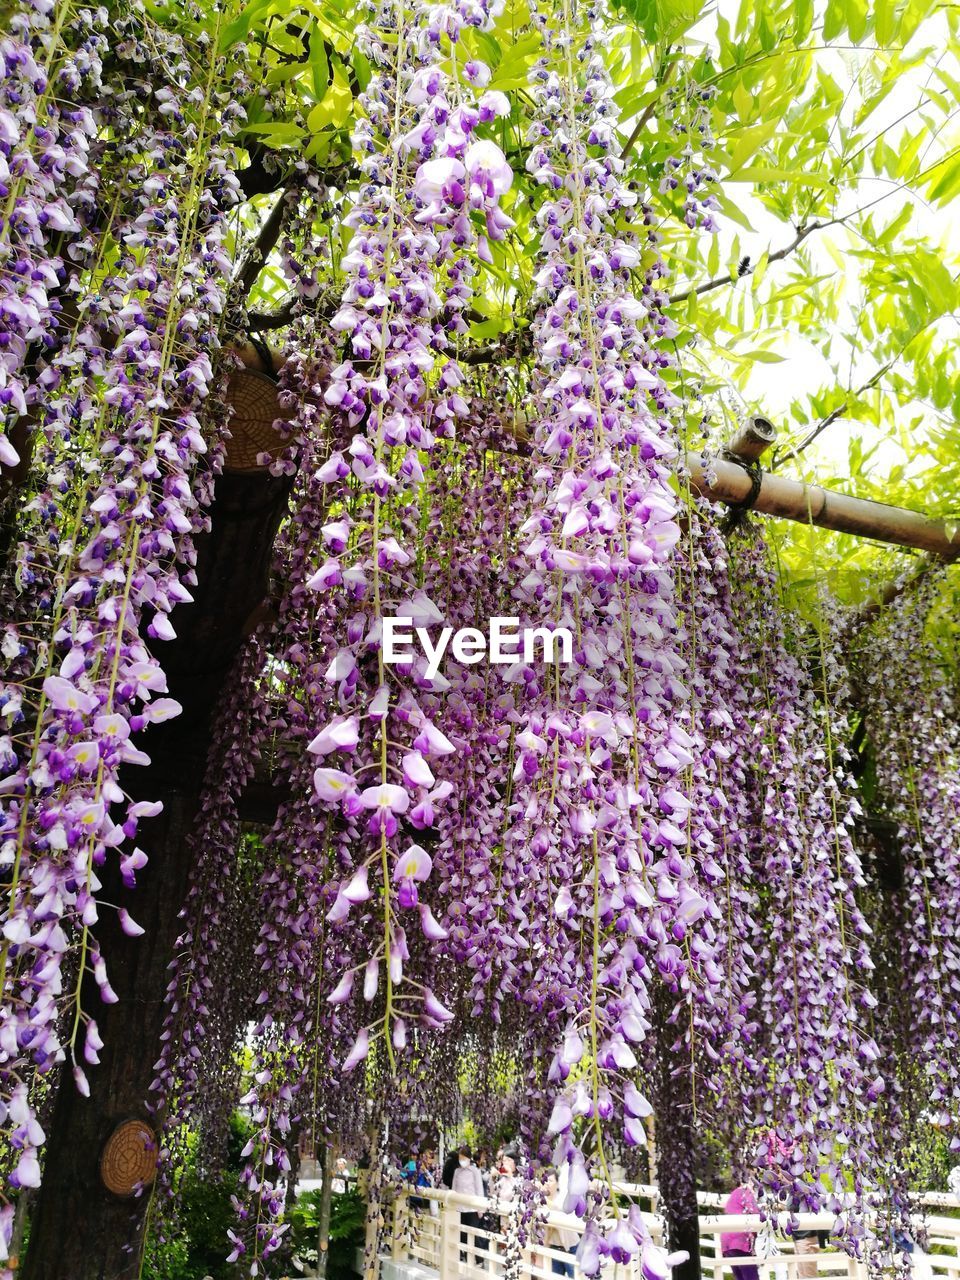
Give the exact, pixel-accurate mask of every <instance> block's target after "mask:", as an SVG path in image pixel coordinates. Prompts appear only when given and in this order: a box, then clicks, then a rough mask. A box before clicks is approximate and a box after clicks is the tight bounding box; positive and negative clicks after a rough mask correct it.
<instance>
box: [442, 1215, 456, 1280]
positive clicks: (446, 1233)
mask: <svg viewBox="0 0 960 1280" xmlns="http://www.w3.org/2000/svg"><path fill="white" fill-rule="evenodd" d="M439 1252H440V1280H457V1278H458V1276H459V1274H460V1214H459V1212H458V1210H457V1209H456V1208H454V1207H453V1206H452V1205H450V1204H449V1203H448V1202H447V1201H446V1200H444V1201H443V1203H442V1204H441V1206H440V1250H439Z"/></svg>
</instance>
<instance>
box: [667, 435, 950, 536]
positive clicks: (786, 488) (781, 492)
mask: <svg viewBox="0 0 960 1280" xmlns="http://www.w3.org/2000/svg"><path fill="white" fill-rule="evenodd" d="M686 464H687V475H688V477H689V480H690V486H691V488H692V489H693V491H694V492H695V493H698V494H700V495H701V496H702V497H704V498H711V499H714V500H715V501H718V502H727V503H733V504H734V505H735V504H737V503H740V502H743V501H745V500H746V499H747V498H749V496H750V492H751V489H752V487H753V479H752V477H751V475H750V473H749V472H748V471H747V470H745V469H744V467H742V466H740V465H739V464H738V463H736V462H733V461H730V460H729V459H727V458H715V459H713V460H712V461H711V462H709V463H707V464H704V461H703V458H702V457H701V456H700V454H694V453H688V454H687V457H686ZM752 509H753V510H754V511H757V512H759V513H760V514H761V515H766V516H778V517H780V518H781V519H784V520H797V521H799V522H800V523H801V524H813V525H816V526H817V527H818V528H820V529H832V530H833V531H834V532H836V533H851V534H853V535H854V536H856V537H859V538H870V539H872V540H873V541H874V542H887V543H891V544H892V545H893V546H897V547H916V548H917V549H918V550H920V551H927V552H930V554H931V555H936V556H941V557H943V558H945V559H950V558H952V557H953V556H956V555H957V553H958V552H960V533H957V532H955V531H952V530H950V529H948V528H947V524H946V522H945V521H943V520H935V519H932V518H931V517H930V516H925V515H923V514H922V513H921V512H919V511H911V510H909V509H908V508H906V507H890V506H887V505H886V503H883V502H871V501H869V500H868V499H866V498H851V497H850V496H849V495H847V494H845V493H837V492H835V490H833V489H823V488H821V487H820V485H816V484H803V483H802V482H801V481H799V480H788V479H787V478H786V477H785V476H775V475H770V474H769V473H765V474H764V475H763V476H762V477H761V479H760V490H759V492H758V494H757V499H756V502H755V503H754V504H753V508H752Z"/></svg>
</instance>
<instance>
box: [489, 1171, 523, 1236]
mask: <svg viewBox="0 0 960 1280" xmlns="http://www.w3.org/2000/svg"><path fill="white" fill-rule="evenodd" d="M516 1196H517V1153H516V1152H515V1151H512V1150H510V1151H504V1153H503V1154H502V1155H501V1156H500V1159H499V1161H498V1163H497V1171H496V1173H495V1174H494V1176H493V1178H492V1180H491V1183H490V1198H491V1200H492V1201H493V1203H494V1207H495V1209H496V1211H497V1214H498V1216H499V1218H500V1221H499V1223H496V1228H497V1229H498V1230H499V1232H500V1235H501V1236H504V1237H505V1236H506V1234H507V1232H508V1230H509V1228H510V1214H511V1212H512V1210H513V1205H514V1201H515V1200H516Z"/></svg>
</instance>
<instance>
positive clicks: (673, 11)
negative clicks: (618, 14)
mask: <svg viewBox="0 0 960 1280" xmlns="http://www.w3.org/2000/svg"><path fill="white" fill-rule="evenodd" d="M620 7H621V8H622V10H623V12H624V13H626V14H627V16H628V17H630V18H632V19H633V21H634V22H635V23H636V24H637V26H638V27H639V28H640V30H641V32H642V33H643V36H644V38H645V39H646V40H648V41H649V42H650V44H657V45H662V44H668V43H669V42H670V41H672V40H676V39H677V37H678V36H680V35H682V34H683V32H684V31H686V30H687V29H688V28H689V27H692V26H693V24H694V23H695V22H696V20H697V18H699V16H700V9H701V6H700V4H699V3H698V0H621V4H620Z"/></svg>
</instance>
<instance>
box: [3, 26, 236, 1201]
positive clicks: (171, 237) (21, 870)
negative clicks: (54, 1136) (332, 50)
mask: <svg viewBox="0 0 960 1280" xmlns="http://www.w3.org/2000/svg"><path fill="white" fill-rule="evenodd" d="M58 12H59V18H58V24H59V23H62V22H63V20H64V17H65V14H66V8H65V7H64V6H60V7H59V10H58ZM31 15H32V17H31ZM48 16H49V15H48V13H47V6H45V5H44V6H40V5H38V6H37V7H36V10H33V9H32V8H31V7H29V6H27V7H25V9H24V11H23V13H22V15H21V17H20V18H18V19H17V20H16V21H15V23H14V27H13V30H14V31H15V32H16V33H17V35H18V36H20V37H21V39H22V41H23V43H22V44H21V45H19V46H18V47H15V46H14V44H13V42H12V41H8V42H7V48H6V51H5V52H6V57H7V60H8V69H9V74H10V75H11V76H20V75H23V74H25V73H29V71H30V68H31V66H33V65H34V62H35V60H36V59H37V58H38V57H40V56H41V55H42V56H43V59H44V61H45V63H46V64H47V65H48V66H52V67H56V68H58V70H57V73H56V76H54V77H53V78H52V79H50V81H49V83H48V84H47V83H45V82H44V77H43V76H42V75H40V74H39V73H37V75H36V77H35V78H34V81H33V84H32V94H33V95H34V96H33V97H31V96H30V95H25V96H26V97H27V98H28V100H29V101H32V102H34V105H33V106H32V107H31V108H30V109H29V110H27V111H26V112H25V113H24V115H23V117H22V119H21V126H23V127H25V128H26V129H27V132H26V134H25V135H24V137H23V139H21V140H20V144H19V145H22V153H21V152H18V153H17V159H16V164H15V168H16V173H15V175H14V177H13V178H12V179H11V182H10V186H9V189H8V194H7V200H8V206H9V215H10V216H9V218H8V220H7V222H6V223H5V227H4V234H5V236H6V237H8V243H9V251H8V252H7V253H6V255H5V258H4V266H3V271H4V283H3V286H2V291H3V293H4V297H5V298H6V300H7V301H6V315H7V316H8V317H10V318H14V319H15V317H16V315H18V314H21V313H22V309H23V308H24V307H26V305H27V294H26V293H24V292H23V291H22V290H21V287H20V285H18V284H17V283H16V281H17V280H18V279H19V278H20V276H21V275H23V274H25V273H27V274H29V273H33V274H34V275H35V277H36V278H35V280H34V293H35V295H36V296H35V298H34V305H36V306H37V307H41V302H40V295H41V293H42V290H43V288H44V287H45V282H46V283H49V282H48V281H46V275H45V272H47V273H49V271H52V272H53V273H54V275H55V276H56V278H57V282H60V281H61V279H62V280H63V281H65V280H66V273H65V272H63V271H61V270H59V268H58V266H57V265H56V262H55V260H54V256H53V255H50V256H49V257H48V259H47V262H48V267H47V268H44V267H42V266H41V265H36V266H32V265H31V261H35V262H36V263H38V264H39V262H40V256H42V255H43V254H47V253H49V250H50V248H51V245H52V241H51V240H49V238H48V237H52V236H53V235H54V233H56V232H57V231H59V232H60V233H62V235H63V236H66V237H68V238H69V237H71V236H74V235H76V234H77V233H79V232H80V231H81V230H83V229H84V227H83V226H81V217H82V218H83V220H84V223H85V224H88V225H89V227H90V229H89V231H88V234H87V236H86V239H83V240H80V241H78V242H77V243H76V244H75V245H72V246H71V244H70V243H69V239H68V240H67V241H63V240H61V241H60V243H61V244H62V245H65V246H66V248H67V252H68V254H69V255H70V256H72V258H73V260H74V261H75V262H77V263H81V264H85V265H86V266H87V267H88V269H89V271H90V275H91V277H92V279H90V280H88V282H87V284H86V289H85V291H84V292H83V293H82V294H81V295H80V296H79V297H77V298H76V299H75V301H74V302H73V303H72V304H71V305H74V306H75V311H76V314H75V316H74V317H73V318H72V320H71V327H70V329H69V332H67V331H66V329H65V327H64V329H63V331H60V332H58V334H57V339H56V341H47V339H48V338H49V337H50V333H49V332H48V325H47V323H46V322H45V321H44V320H43V319H42V316H40V315H39V313H38V316H37V317H35V318H34V319H33V320H31V321H30V324H29V326H28V327H27V328H26V329H24V330H23V331H22V332H21V333H20V335H19V336H16V334H15V333H13V331H11V334H10V343H9V344H8V349H9V351H10V353H11V355H12V354H14V353H15V352H16V351H17V350H19V349H20V344H21V343H22V342H30V343H35V344H36V343H39V348H38V347H37V346H30V347H29V350H28V352H27V355H26V356H25V357H24V358H25V359H29V360H31V361H36V362H37V367H38V369H39V372H37V373H36V375H35V388H36V391H37V392H38V393H39V394H37V395H35V397H34V399H35V400H37V401H38V404H37V408H36V410H35V413H36V417H37V425H36V428H35V436H36V444H35V447H34V463H35V468H36V470H37V474H38V480H37V483H36V484H35V485H34V486H33V491H32V496H31V497H30V500H29V502H28V504H27V509H26V513H25V518H24V529H25V531H26V535H27V536H25V537H24V540H23V541H22V542H21V544H20V546H19V548H18V550H17V554H16V560H17V570H16V577H14V576H12V575H9V574H8V576H7V578H6V582H5V588H6V591H7V600H8V601H9V607H5V608H4V615H5V617H8V618H11V619H18V618H20V617H21V616H22V612H21V611H22V599H21V598H20V594H19V590H20V589H21V588H22V589H25V593H26V595H27V596H28V597H29V598H30V599H31V602H32V604H33V605H34V606H36V607H37V608H38V610H39V614H40V616H39V617H38V616H36V614H35V615H34V616H33V617H32V618H31V619H30V626H29V629H27V628H25V627H23V626H22V625H20V624H18V623H16V622H14V623H12V624H11V625H9V626H8V627H7V629H6V631H5V633H4V639H3V645H2V650H3V654H4V657H5V658H6V659H7V661H8V664H9V666H8V677H7V679H6V682H5V683H4V684H3V686H2V691H0V704H2V709H3V716H4V724H5V728H6V730H7V736H5V737H4V738H3V739H2V743H3V762H2V763H3V766H4V767H3V769H2V773H3V775H4V776H3V781H2V783H0V788H2V793H3V797H4V810H3V816H2V819H0V862H2V865H3V867H4V868H5V870H6V879H7V883H8V890H7V895H8V902H7V906H6V910H5V912H4V925H3V939H4V941H3V946H2V949H0V971H2V974H3V1002H2V1005H0V1069H2V1078H3V1080H4V1084H3V1086H2V1091H3V1094H4V1097H5V1099H6V1100H12V1097H13V1095H14V1094H16V1096H17V1097H18V1098H19V1102H18V1103H17V1104H16V1105H15V1106H14V1107H13V1108H12V1109H11V1108H10V1107H9V1106H7V1105H6V1101H5V1102H4V1118H5V1123H6V1128H7V1130H8V1132H9V1134H10V1140H11V1143H12V1148H13V1151H14V1152H15V1153H16V1155H17V1157H18V1158H17V1163H16V1167H15V1168H14V1169H13V1172H12V1174H11V1179H10V1181H11V1185H13V1186H15V1187H16V1186H20V1187H23V1186H36V1185H38V1183H39V1175H40V1171H39V1166H38V1161H37V1147H38V1145H39V1143H40V1141H41V1140H42V1133H41V1132H40V1130H39V1126H38V1125H37V1124H36V1122H35V1120H33V1118H32V1113H31V1111H30V1109H29V1106H26V1103H25V1099H26V1097H27V1092H28V1084H27V1082H29V1080H30V1079H31V1077H32V1076H33V1075H34V1074H38V1075H40V1076H43V1075H45V1074H47V1073H48V1072H49V1071H50V1070H51V1069H52V1068H53V1067H54V1066H56V1065H57V1064H58V1063H59V1062H61V1061H63V1059H64V1057H67V1058H68V1059H69V1061H70V1063H71V1064H72V1067H73V1074H74V1078H75V1080H76V1083H77V1086H78V1087H79V1088H80V1090H81V1091H82V1092H86V1091H87V1088H88V1086H87V1082H86V1076H85V1069H86V1067H87V1066H88V1065H89V1064H94V1063H96V1062H97V1060H98V1058H97V1051H98V1049H99V1048H100V1047H101V1042H100V1038H99V1034H98V1031H97V1024H96V1018H95V1016H94V1011H93V1010H90V1009H88V1008H84V1007H83V1006H82V1004H81V988H82V986H83V985H84V983H85V981H86V979H87V975H88V974H92V976H93V978H94V980H95V983H96V986H97V988H98V989H99V993H100V996H101V998H102V999H103V1000H105V1001H113V1000H115V995H114V993H113V991H112V988H111V986H110V981H109V977H108V973H107V967H106V962H105V958H104V957H103V955H102V954H101V952H100V949H99V947H98V944H97V939H96V925H97V920H98V916H99V913H100V911H101V909H108V910H109V909H113V908H111V907H106V908H104V907H103V905H102V904H100V903H99V902H98V891H99V889H100V878H99V874H98V873H99V871H100V868H101V867H102V866H103V865H104V864H105V862H106V860H107V859H119V860H120V866H121V870H122V873H123V877H124V880H125V882H126V883H128V884H131V885H132V884H133V883H134V882H135V880H136V874H137V872H138V870H140V869H141V868H142V866H143V865H144V863H145V861H146V855H145V854H144V853H143V852H142V851H141V850H140V849H139V848H137V847H136V846H134V845H133V841H134V839H135V837H136V832H137V826H138V823H139V821H140V819H141V818H143V817H145V816H150V815H152V814H154V813H156V812H157V810H158V808H159V806H158V805H156V804H152V803H150V802H148V801H138V802H136V803H132V802H130V801H129V799H128V797H127V796H126V794H125V793H124V791H123V789H122V787H121V785H120V783H119V781H118V778H119V773H120V770H121V768H126V767H127V766H129V765H138V764H140V765H142V764H145V763H148V757H147V755H146V754H145V753H144V751H143V750H142V748H141V747H140V746H139V744H138V743H135V741H134V735H137V734H139V733H140V732H141V731H142V730H143V729H144V728H146V727H147V726H148V725H150V724H154V723H158V722H160V721H163V720H165V719H167V718H169V717H170V716H172V715H176V714H177V713H178V711H179V707H178V706H177V704H176V703H175V702H174V701H173V700H172V699H170V698H166V697H164V696H163V694H164V693H165V692H166V682H165V677H164V674H163V671H162V669H161V666H160V663H159V661H158V658H157V657H156V656H155V653H154V652H153V648H152V647H151V646H152V643H153V642H154V641H163V640H168V639H171V638H172V637H173V636H174V635H175V631H174V628H173V626H172V624H171V622H170V613H171V611H172V610H173V608H174V607H175V606H176V604H178V603H179V602H181V601H188V600H190V599H191V596H190V591H189V586H190V585H191V583H192V582H193V581H194V580H195V579H194V574H193V569H192V565H193V563H194V562H195V555H196V552H195V547H194V539H195V536H196V535H197V533H199V532H200V531H201V530H202V529H203V528H204V527H205V524H206V516H205V507H206V506H207V504H208V502H209V499H210V494H211V486H212V479H213V472H214V469H215V466H216V465H217V463H216V458H217V449H216V447H213V448H211V447H210V445H208V443H207V441H206V440H205V439H204V436H203V432H202V430H201V421H200V416H199V415H201V414H202V413H203V408H204V401H205V400H206V398H207V396H208V394H209V393H210V391H211V389H212V387H213V386H214V375H213V369H212V363H211V358H212V356H213V355H214V354H215V352H216V350H217V347H218V329H219V325H220V317H221V314H222V312H223V309H224V301H225V290H226V281H227V277H228V274H229V270H230V263H229V260H228V257H227V254H226V252H225V250H224V237H225V235H226V214H227V212H228V211H229V210H230V208H231V207H232V206H233V204H234V203H235V200H236V197H237V192H238V187H237V181H236V178H235V176H234V175H233V173H232V154H231V152H230V151H229V149H228V148H227V147H226V146H225V144H224V142H223V137H224V135H225V134H226V135H229V133H230V132H231V131H232V130H233V128H234V127H235V125H236V123H237V120H238V118H239V113H240V111H241V109H240V108H239V107H238V106H237V105H235V104H233V103H231V102H229V101H227V102H225V103H224V102H222V100H221V99H220V96H219V94H217V93H216V92H215V88H214V81H215V77H214V76H213V74H212V73H211V75H210V76H209V77H208V79H207V82H206V87H205V88H202V87H200V88H198V87H197V86H196V83H195V76H194V69H193V67H192V66H191V64H190V61H189V59H188V58H187V56H186V53H185V51H184V48H183V45H182V43H181V42H180V41H179V39H176V38H173V37H170V38H169V39H167V40H166V41H165V43H164V42H158V40H157V38H156V37H154V38H153V40H152V42H151V44H150V45H149V47H148V46H146V45H145V44H144V43H143V42H142V39H141V36H142V33H141V31H140V29H139V27H138V25H137V24H138V21H139V19H138V17H137V15H136V14H133V13H132V14H130V15H129V16H128V17H127V18H126V19H120V20H118V21H117V23H116V24H115V26H114V32H113V34H114V36H115V37H116V38H117V39H118V44H117V47H116V54H117V56H118V57H119V58H120V59H121V61H122V63H123V65H124V66H125V67H126V68H127V70H128V71H129V73H130V74H129V78H128V81H127V83H126V84H125V86H124V87H123V88H122V89H120V90H114V91H112V93H110V94H106V95H105V102H104V104H103V105H102V108H101V110H102V115H101V116H100V118H99V119H97V120H96V121H95V120H94V118H92V117H91V116H90V115H89V112H88V111H87V110H86V109H85V108H80V109H78V110H77V111H76V112H73V111H71V110H68V108H67V106H66V105H65V101H64V100H63V99H62V98H61V96H60V95H61V94H63V95H65V99H66V101H69V96H70V94H71V93H72V92H74V91H77V92H80V91H81V90H82V89H83V88H84V84H85V80H84V77H90V78H92V80H93V82H94V84H95V83H96V82H97V76H98V74H99V71H98V64H97V62H96V58H97V54H98V51H99V50H100V49H101V46H102V43H103V41H102V37H101V36H100V35H99V34H98V32H97V28H98V23H99V19H98V18H97V17H96V15H95V14H87V15H85V16H84V17H83V18H82V20H81V22H80V24H79V26H78V27H77V28H76V29H75V30H74V31H72V33H71V38H72V39H74V40H77V39H79V43H78V47H77V49H76V50H72V46H71V48H70V49H68V48H66V47H61V45H60V44H59V41H60V38H61V35H62V33H61V31H60V30H59V25H58V26H56V27H54V28H53V29H51V28H50V26H49V23H48V21H47V17H48ZM91 24H92V25H91ZM210 38H213V37H210ZM31 59H33V60H34V61H31ZM215 65H216V63H215V61H214V62H212V63H211V66H212V67H215ZM141 76H142V77H143V78H142V79H141V78H140V77H141ZM55 97H56V101H57V103H58V107H57V113H56V119H55V120H52V121H48V115H49V111H50V110H51V108H50V103H51V102H53V101H54V98H55ZM33 117H35V122H34V123H33V124H32V128H30V125H31V123H32V121H33ZM121 121H128V122H129V123H130V128H129V131H128V132H127V133H126V134H124V133H123V132H122V128H121V129H120V130H118V135H119V136H118V137H114V136H113V135H110V136H109V137H108V138H106V139H105V140H104V141H103V142H102V143H100V142H99V141H98V144H97V145H98V148H100V158H101V159H103V158H104V154H105V153H106V151H109V152H110V153H111V157H112V161H113V163H115V164H116V166H117V172H118V173H119V175H120V176H119V178H118V180H117V182H116V186H115V188H114V189H113V190H111V191H109V192H107V191H101V192H100V193H99V198H98V202H97V203H96V207H95V208H94V207H93V203H94V201H93V193H94V192H95V191H96V187H95V184H93V180H92V179H91V180H90V181H89V182H85V181H83V176H84V172H85V171H84V170H83V168H82V165H81V157H82V156H83V154H84V153H85V151H86V150H87V149H88V143H89V138H90V135H91V134H93V132H94V130H95V128H96V129H99V128H100V127H101V125H104V124H106V123H107V122H110V123H114V122H117V123H119V122H121ZM15 142H16V140H15V139H10V144H11V146H13V145H14V143H15ZM11 154H12V153H11ZM63 166H66V167H67V169H68V170H69V172H70V173H71V175H72V177H73V178H75V179H76V181H75V183H73V184H69V185H70V188H72V191H73V193H74V195H73V198H74V199H75V202H76V204H77V210H75V211H73V212H71V205H70V203H69V202H68V201H67V200H66V199H63V198H61V199H60V200H59V201H56V200H52V199H47V201H46V205H45V206H44V205H42V204H41V205H38V200H39V199H40V196H41V194H42V192H43V190H44V186H45V184H49V183H50V182H51V181H53V180H55V177H56V174H57V172H58V171H59V170H60V169H61V167H63ZM147 166H155V171H153V170H152V169H148V168H147ZM48 195H49V193H48ZM88 196H89V197H90V199H89V200H88V199H87V197H88ZM43 228H47V229H48V230H47V231H44V230H43ZM108 243H110V244H113V245H115V246H116V248H115V250H114V251H113V252H109V253H108V251H107V245H108ZM75 292H76V290H75ZM17 298H19V299H20V304H21V311H20V312H18V310H17V307H16V306H15V305H14V302H15V299H17ZM65 308H66V301H65V300H64V301H63V303H62V305H61V306H60V307H58V308H53V311H56V312H57V314H58V315H60V316H61V317H62V316H63V314H64V311H65ZM7 386H8V389H10V388H12V387H13V386H15V379H14V378H13V377H10V376H8V382H7ZM15 400H16V403H14V402H13V401H9V402H8V403H9V405H12V406H13V408H12V410H11V411H15V410H16V409H17V408H18V407H20V408H21V409H22V406H21V405H20V399H19V397H15ZM9 460H10V456H9V455H7V461H9ZM66 493H69V494H70V500H69V501H67V502H62V501H61V496H62V495H63V494H66ZM41 527H43V529H44V534H43V536H42V537H38V536H37V531H38V529H39V528H41ZM32 587H35V588H36V589H35V590H31V588H32ZM6 604H7V602H6V601H5V606H6ZM120 915H121V924H122V926H123V928H124V930H125V931H126V932H127V933H129V934H134V935H135V934H137V933H139V932H142V930H141V929H140V926H139V925H138V924H137V923H136V921H135V920H133V919H132V918H130V917H129V916H128V915H127V913H126V912H125V911H124V910H121V912H120ZM15 1082H16V1083H15ZM25 1106H26V1109H25Z"/></svg>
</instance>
